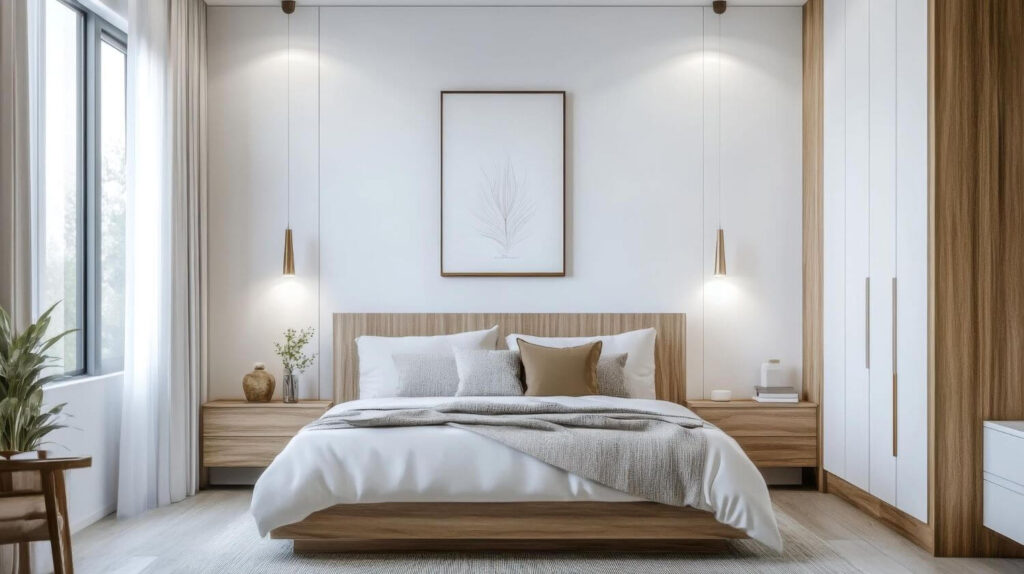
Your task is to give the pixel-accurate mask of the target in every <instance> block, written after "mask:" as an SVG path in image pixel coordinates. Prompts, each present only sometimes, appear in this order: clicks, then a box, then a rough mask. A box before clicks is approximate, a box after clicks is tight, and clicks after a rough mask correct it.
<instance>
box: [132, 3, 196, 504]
mask: <svg viewBox="0 0 1024 574" xmlns="http://www.w3.org/2000/svg"><path fill="white" fill-rule="evenodd" d="M132 4H133V7H132V12H131V16H130V18H129V36H128V46H129V49H128V106H129V110H128V115H129V122H128V126H129V127H128V188H129V194H128V197H129V199H128V230H127V237H128V241H127V246H128V253H127V294H126V295H127V319H126V323H127V325H126V334H125V381H124V383H125V384H124V402H123V410H122V419H121V421H122V422H121V453H120V463H119V464H120V476H119V481H118V493H117V513H118V516H132V515H135V514H138V513H140V512H143V511H144V510H146V509H149V508H153V507H156V506H162V505H165V504H168V503H171V502H176V501H179V500H181V499H183V498H185V497H186V496H190V495H192V494H195V491H196V485H197V482H198V473H199V468H198V464H199V461H198V440H199V439H198V427H199V425H198V416H199V415H198V413H199V403H200V395H201V385H200V378H201V372H200V341H201V326H202V313H201V310H202V307H201V289H200V285H201V269H200V265H201V261H202V258H201V252H202V241H203V240H204V235H205V234H204V231H203V225H202V224H203V221H202V219H201V216H202V213H201V212H202V211H204V209H203V207H204V205H205V198H206V172H205V159H206V150H205V136H206V133H205V124H206V118H205V99H206V94H205V89H206V87H205V86H206V52H205V45H206V5H205V3H204V2H203V0H146V1H144V2H143V1H136V2H133V3H132Z"/></svg>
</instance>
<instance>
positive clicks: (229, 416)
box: [202, 401, 332, 467]
mask: <svg viewBox="0 0 1024 574" xmlns="http://www.w3.org/2000/svg"><path fill="white" fill-rule="evenodd" d="M331 405H332V403H331V401H299V402H297V403H284V402H281V401H273V402H269V403H250V402H246V401H211V402H208V403H206V404H204V405H203V412H202V415H203V416H202V427H203V430H202V437H203V448H202V455H203V461H202V465H203V466H204V467H211V466H216V467H222V466H236V467H265V466H267V465H269V464H270V462H271V461H273V460H274V457H275V456H277V455H278V453H280V452H281V450H282V449H283V448H284V447H285V445H286V444H288V441H290V440H291V439H292V437H293V436H295V434H296V433H297V432H299V429H301V428H302V427H304V426H306V425H307V424H309V423H311V422H313V421H314V420H316V419H318V418H320V415H322V414H324V413H325V412H327V409H329V408H331Z"/></svg>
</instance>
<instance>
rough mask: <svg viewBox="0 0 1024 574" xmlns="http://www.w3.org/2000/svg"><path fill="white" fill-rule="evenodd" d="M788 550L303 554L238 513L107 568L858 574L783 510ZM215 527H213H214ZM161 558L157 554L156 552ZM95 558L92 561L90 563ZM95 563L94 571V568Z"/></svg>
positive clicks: (215, 572)
mask: <svg viewBox="0 0 1024 574" xmlns="http://www.w3.org/2000/svg"><path fill="white" fill-rule="evenodd" d="M776 512H777V515H778V519H779V525H780V527H781V529H782V534H783V538H784V539H785V544H786V549H785V552H784V553H783V554H782V555H778V554H776V553H775V552H773V551H771V550H769V549H768V548H767V547H764V546H762V545H760V544H758V543H757V542H753V541H748V540H742V541H736V542H733V543H732V549H731V551H729V552H726V553H722V554H651V553H609V554H604V553H593V552H579V553H577V552H548V553H525V552H479V553H447V552H436V553H429V552H423V553H415V554H313V555H308V554H307V555H296V554H293V553H292V551H291V543H290V542H288V541H281V540H270V539H260V538H258V537H257V535H256V528H255V525H254V524H253V521H252V518H251V517H250V516H249V515H248V514H247V513H244V512H242V513H238V514H237V515H236V516H237V518H234V517H233V518H232V519H230V521H228V522H226V523H219V524H217V525H216V526H213V527H212V528H210V529H203V530H204V532H203V533H201V534H200V533H197V532H194V531H193V532H188V533H174V534H172V533H171V532H166V534H168V535H171V536H176V537H177V538H178V540H177V541H175V542H177V544H175V543H174V542H171V540H166V542H171V544H173V545H174V546H176V547H177V548H179V549H180V551H178V552H176V553H170V555H168V554H163V555H162V556H160V557H159V558H158V559H153V560H152V561H150V560H146V559H145V558H142V557H140V556H138V555H136V557H134V558H133V559H130V560H128V561H126V562H122V563H121V564H110V563H109V562H108V563H106V564H104V565H103V568H102V569H103V571H106V572H110V571H117V572H125V573H127V572H145V573H146V574H150V573H157V572H159V573H163V572H195V573H211V574H225V573H230V572H252V573H269V572H309V573H320V572H332V573H333V572H341V573H350V572H385V573H391V572H394V573H408V572H439V573H446V574H447V573H452V574H456V573H459V574H461V573H466V574H470V573H473V574H476V573H498V572H515V573H517V574H518V573H530V572H559V573H561V572H565V573H596V572H640V573H661V572H665V573H668V572H673V573H675V572H700V573H704V572H730V573H732V572H735V573H744V574H746V573H751V574H753V573H775V572H777V573H787V574H789V573H804V572H806V573H812V572H814V573H817V572H820V573H830V574H831V573H843V572H857V571H858V570H857V569H856V568H854V567H853V566H852V565H851V564H850V563H849V562H847V561H846V560H845V559H844V558H842V557H841V556H839V555H838V554H836V553H835V552H833V551H832V550H831V549H830V548H829V547H828V546H827V545H826V544H825V542H823V541H822V540H821V539H820V538H818V537H817V536H816V535H815V534H814V533H813V532H811V531H809V530H807V529H806V528H804V527H803V526H802V525H801V524H799V523H797V522H796V521H795V520H793V519H791V518H790V517H788V516H786V515H785V514H784V513H782V512H780V511H778V509H777V510H776ZM211 526H212V525H211ZM154 558H155V557H154ZM83 562H84V563H82V564H80V566H81V568H79V570H80V571H98V570H96V567H98V566H99V564H97V563H96V562H94V561H92V560H88V559H86V560H84V561H83ZM90 563H91V564H90ZM90 566H92V568H90Z"/></svg>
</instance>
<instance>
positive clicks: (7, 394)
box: [0, 302, 74, 458]
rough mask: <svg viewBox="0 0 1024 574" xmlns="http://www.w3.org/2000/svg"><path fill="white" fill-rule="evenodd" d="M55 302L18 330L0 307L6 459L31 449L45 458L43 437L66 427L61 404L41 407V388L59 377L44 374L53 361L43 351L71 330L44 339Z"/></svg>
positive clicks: (1, 448)
mask: <svg viewBox="0 0 1024 574" xmlns="http://www.w3.org/2000/svg"><path fill="white" fill-rule="evenodd" d="M58 304H59V302H58V303H55V304H54V305H53V306H52V307H50V308H49V309H47V310H46V312H45V313H43V314H42V315H41V316H40V317H39V319H38V320H37V321H36V322H35V323H33V324H31V325H29V326H28V327H27V328H25V330H24V331H22V332H20V333H19V332H17V331H15V329H14V326H13V325H12V324H11V317H10V315H9V314H8V313H7V311H6V310H5V309H4V308H3V307H0V456H3V457H5V458H10V457H11V456H13V455H15V454H18V453H25V452H33V451H35V452H36V453H37V455H38V457H39V458H45V456H46V455H45V453H44V452H42V451H40V450H39V447H40V446H41V445H42V444H43V439H44V438H45V437H46V435H48V434H50V433H51V432H53V431H54V430H57V429H59V428H64V427H65V426H66V425H63V424H61V422H60V420H61V417H60V414H61V411H62V410H63V409H64V403H61V404H59V405H56V406H54V407H51V408H50V409H48V410H44V409H43V387H44V386H45V385H46V384H47V383H49V382H51V381H53V380H55V379H57V378H58V377H60V376H62V375H60V374H53V375H47V376H43V371H44V370H45V369H46V368H48V367H52V366H54V365H55V363H56V361H55V360H54V358H53V357H51V356H49V355H47V354H46V353H47V351H49V349H50V348H51V347H53V346H54V345H55V344H57V342H59V341H60V340H61V339H63V338H64V337H65V336H67V335H68V334H69V333H72V332H73V331H74V329H71V330H68V331H64V332H63V333H60V334H58V335H55V336H53V337H49V338H47V335H46V334H47V331H48V330H49V328H50V314H51V313H52V312H53V310H54V309H55V308H56V307H57V305H58Z"/></svg>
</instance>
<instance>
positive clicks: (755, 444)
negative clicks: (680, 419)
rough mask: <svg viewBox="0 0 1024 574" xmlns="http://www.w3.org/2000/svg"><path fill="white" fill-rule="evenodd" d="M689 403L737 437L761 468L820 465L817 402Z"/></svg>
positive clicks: (701, 414)
mask: <svg viewBox="0 0 1024 574" xmlns="http://www.w3.org/2000/svg"><path fill="white" fill-rule="evenodd" d="M686 406H687V408H689V409H690V410H692V411H693V412H694V413H696V414H697V415H698V416H699V417H701V418H703V419H704V420H706V421H708V422H709V423H711V424H713V425H715V426H717V427H718V428H720V429H722V432H724V433H725V434H727V435H729V436H731V437H732V438H734V439H736V442H737V443H739V445H740V448H742V449H743V452H745V453H747V456H748V457H750V460H751V461H753V462H754V464H755V465H757V466H758V467H760V468H771V467H809V466H815V467H816V466H818V405H816V404H814V403H809V402H800V403H758V402H755V401H751V400H740V401H729V402H713V401H687V402H686Z"/></svg>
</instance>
